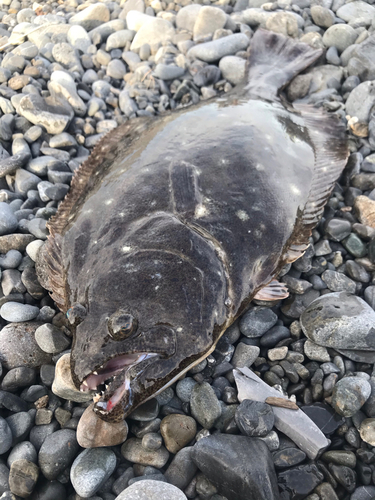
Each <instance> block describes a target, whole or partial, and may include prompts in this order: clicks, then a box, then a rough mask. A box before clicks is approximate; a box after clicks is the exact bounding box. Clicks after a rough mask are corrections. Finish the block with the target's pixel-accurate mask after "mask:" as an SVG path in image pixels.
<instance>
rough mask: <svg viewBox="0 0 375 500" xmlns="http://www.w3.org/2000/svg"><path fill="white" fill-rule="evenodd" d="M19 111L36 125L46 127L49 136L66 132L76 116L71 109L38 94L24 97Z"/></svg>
mask: <svg viewBox="0 0 375 500" xmlns="http://www.w3.org/2000/svg"><path fill="white" fill-rule="evenodd" d="M17 111H18V113H19V114H20V115H21V116H24V117H25V118H26V119H27V120H29V121H30V122H31V123H33V124H34V125H42V126H43V127H45V129H46V130H47V132H48V133H49V134H60V133H61V132H64V130H65V128H66V127H67V126H68V125H69V123H70V121H71V119H72V118H73V115H74V113H73V110H72V109H71V108H70V109H69V108H68V107H67V106H62V105H61V104H60V103H58V102H56V101H54V100H53V99H52V98H48V99H47V100H45V99H43V98H42V97H40V96H38V95H36V94H29V95H26V96H25V97H23V98H22V99H21V101H20V103H19V106H18V109H17Z"/></svg>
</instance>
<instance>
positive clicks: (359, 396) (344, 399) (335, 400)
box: [331, 377, 371, 417]
mask: <svg viewBox="0 0 375 500" xmlns="http://www.w3.org/2000/svg"><path fill="white" fill-rule="evenodd" d="M370 394H371V385H370V384H369V382H368V381H367V380H365V379H363V378H360V377H346V378H343V379H341V380H339V381H338V382H337V384H336V385H335V387H334V389H333V392H332V403H331V404H332V407H333V408H334V409H335V411H336V412H337V413H339V414H340V415H342V416H343V417H352V416H353V415H354V414H355V413H357V411H358V410H360V409H361V408H362V406H363V405H364V404H365V403H366V401H367V399H368V398H369V397H370Z"/></svg>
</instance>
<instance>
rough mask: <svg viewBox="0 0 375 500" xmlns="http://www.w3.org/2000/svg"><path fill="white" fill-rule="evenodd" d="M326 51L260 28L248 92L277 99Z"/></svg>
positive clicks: (254, 41)
mask: <svg viewBox="0 0 375 500" xmlns="http://www.w3.org/2000/svg"><path fill="white" fill-rule="evenodd" d="M322 52H323V51H322V50H321V49H313V48H312V47H310V45H307V44H306V43H302V42H297V41H296V40H293V39H291V38H288V37H286V36H284V35H280V34H279V33H274V32H272V31H267V30H264V29H258V30H257V31H256V33H255V35H254V36H253V38H252V40H251V46H250V57H249V59H248V73H247V80H248V84H247V85H246V87H245V89H246V90H247V92H248V94H249V95H252V96H255V97H262V98H264V99H268V100H274V99H275V98H276V97H277V94H278V93H279V92H280V90H282V89H283V88H284V87H285V86H286V85H287V84H288V83H289V82H290V81H291V80H292V79H293V78H294V77H295V76H297V75H298V73H300V72H301V71H303V70H304V69H306V68H307V67H308V66H310V65H311V64H312V63H313V62H315V61H316V60H317V59H318V58H319V57H320V56H321V54H322Z"/></svg>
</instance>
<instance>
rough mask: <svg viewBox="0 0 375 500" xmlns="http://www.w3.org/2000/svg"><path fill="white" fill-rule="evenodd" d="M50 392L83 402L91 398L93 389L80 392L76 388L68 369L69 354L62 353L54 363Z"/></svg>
mask: <svg viewBox="0 0 375 500" xmlns="http://www.w3.org/2000/svg"><path fill="white" fill-rule="evenodd" d="M52 392H53V393H54V394H56V396H59V397H60V398H64V399H68V400H71V401H76V402H77V403H84V402H86V401H90V399H92V397H93V394H94V391H89V392H81V391H80V390H79V389H77V388H76V386H75V384H74V382H73V379H72V373H71V370H70V354H64V355H63V356H61V358H60V359H59V360H58V361H57V363H56V369H55V378H54V381H53V384H52Z"/></svg>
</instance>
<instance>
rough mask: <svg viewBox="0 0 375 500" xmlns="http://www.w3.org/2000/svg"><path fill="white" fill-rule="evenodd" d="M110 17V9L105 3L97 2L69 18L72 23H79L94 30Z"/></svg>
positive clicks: (87, 29)
mask: <svg viewBox="0 0 375 500" xmlns="http://www.w3.org/2000/svg"><path fill="white" fill-rule="evenodd" d="M109 19H110V11H109V9H108V7H107V6H106V5H104V4H103V3H100V2H98V3H95V4H93V5H89V6H88V7H86V9H84V10H82V11H81V12H78V14H74V16H72V17H71V18H70V19H69V23H70V24H78V25H79V26H82V27H83V28H85V30H86V31H90V30H93V29H94V28H97V27H98V26H100V25H101V24H103V23H106V22H108V21H109Z"/></svg>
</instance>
